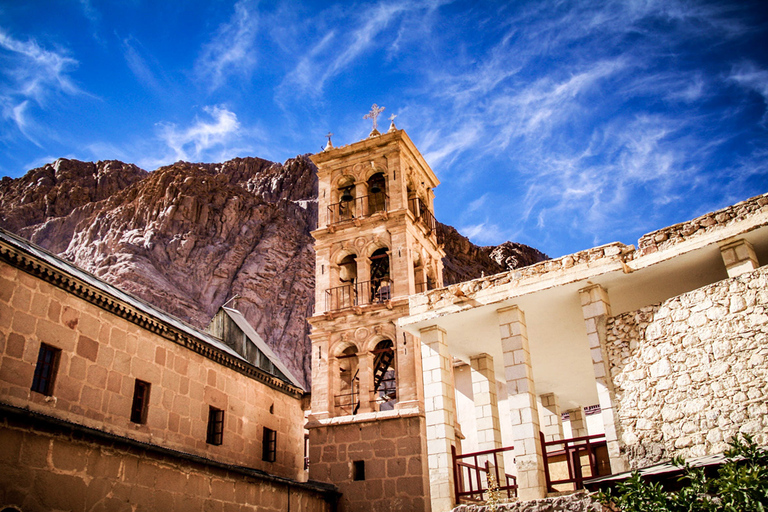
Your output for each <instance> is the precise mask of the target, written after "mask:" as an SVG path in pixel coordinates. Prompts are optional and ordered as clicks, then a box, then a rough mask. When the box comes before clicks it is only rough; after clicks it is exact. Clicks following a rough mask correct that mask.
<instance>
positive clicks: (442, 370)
mask: <svg viewBox="0 0 768 512" xmlns="http://www.w3.org/2000/svg"><path fill="white" fill-rule="evenodd" d="M420 333H421V360H422V369H423V374H424V409H425V413H426V423H427V453H428V461H429V491H430V500H431V503H432V510H433V511H434V512H438V511H444V510H445V511H447V510H451V509H452V508H453V506H454V505H455V501H454V496H453V493H454V483H453V458H452V456H451V447H452V446H454V444H455V442H456V439H455V433H454V428H455V418H456V414H455V403H454V393H455V391H454V389H453V384H452V383H453V377H452V375H451V373H452V365H451V355H450V353H449V352H448V345H447V344H446V332H445V331H444V330H442V329H441V328H439V327H438V326H436V325H435V326H431V327H427V328H425V329H421V331H420Z"/></svg>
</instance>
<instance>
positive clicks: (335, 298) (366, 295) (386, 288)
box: [325, 279, 393, 312]
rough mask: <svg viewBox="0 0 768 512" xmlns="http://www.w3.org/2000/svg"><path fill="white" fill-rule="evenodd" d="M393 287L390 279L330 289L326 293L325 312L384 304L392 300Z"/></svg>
mask: <svg viewBox="0 0 768 512" xmlns="http://www.w3.org/2000/svg"><path fill="white" fill-rule="evenodd" d="M392 285H393V284H392V281H391V280H390V279H373V280H371V281H363V282H361V283H350V284H345V285H342V286H336V287H335V288H330V289H328V290H326V291H325V311H326V312H331V311H340V310H342V309H347V308H354V307H358V306H366V305H368V304H381V303H384V302H386V301H388V300H389V299H391V298H392Z"/></svg>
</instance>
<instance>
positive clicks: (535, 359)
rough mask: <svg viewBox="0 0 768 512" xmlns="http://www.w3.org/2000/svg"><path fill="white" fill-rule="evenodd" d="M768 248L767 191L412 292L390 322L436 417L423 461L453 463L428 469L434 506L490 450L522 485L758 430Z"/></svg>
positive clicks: (764, 400)
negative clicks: (636, 232)
mask: <svg viewBox="0 0 768 512" xmlns="http://www.w3.org/2000/svg"><path fill="white" fill-rule="evenodd" d="M766 262H768V194H767V195H762V196H758V197H755V198H752V199H750V200H747V201H744V202H742V203H739V204H736V205H734V206H731V207H729V208H726V209H724V210H720V211H717V212H713V213H710V214H707V215H704V216H702V217H700V218H697V219H694V220H692V221H689V222H686V223H683V224H678V225H675V226H671V227H668V228H664V229H661V230H659V231H655V232H653V233H650V234H648V235H645V236H644V237H642V238H641V239H640V240H639V243H638V247H637V248H635V247H634V246H626V245H623V244H621V243H612V244H608V245H604V246H600V247H595V248H592V249H589V250H586V251H582V252H579V253H575V254H570V255H567V256H563V257H561V258H558V259H554V260H549V261H545V262H541V263H538V264H535V265H532V266H530V267H526V268H521V269H517V270H513V271H510V272H506V273H502V274H497V275H493V276H489V277H484V278H480V279H475V280H473V281H468V282H464V283H460V284H457V285H452V286H448V287H445V288H440V289H436V290H431V291H427V292H424V293H421V294H417V295H414V296H411V297H410V314H409V316H407V317H403V318H401V319H400V320H399V322H398V325H399V326H400V327H401V328H403V329H405V330H406V331H408V332H410V333H411V334H413V335H414V336H418V337H419V339H420V342H421V347H422V368H421V371H422V373H423V376H424V377H423V380H424V393H425V402H424V403H425V407H426V415H427V421H428V422H429V421H430V418H431V417H432V416H431V415H432V414H433V413H437V414H435V416H434V417H436V418H440V420H441V422H442V423H441V424H439V425H438V428H434V429H428V430H427V445H428V448H429V450H428V453H429V461H430V471H433V469H435V468H438V467H440V468H442V467H445V466H451V467H453V468H454V471H445V472H443V473H441V474H440V477H439V478H433V479H432V480H431V482H430V488H431V491H432V510H433V511H434V512H437V511H445V510H450V509H451V508H452V507H453V505H454V504H455V503H456V502H457V499H458V498H460V497H461V496H459V495H460V494H461V495H462V496H467V497H472V496H473V494H472V491H475V494H474V497H478V494H477V490H478V488H481V487H482V486H484V485H487V482H484V481H481V482H480V485H479V486H478V482H477V481H476V480H475V481H473V480H472V478H473V475H472V473H473V471H475V469H480V470H481V471H480V472H481V473H482V476H481V480H484V478H485V477H484V475H485V470H486V467H485V466H483V465H484V464H485V463H486V462H488V463H489V467H490V468H491V471H499V470H500V476H501V477H502V478H500V479H499V480H500V481H501V483H502V484H504V483H505V481H504V480H503V475H505V474H510V475H511V476H513V477H516V484H517V486H518V494H519V496H520V497H521V498H522V499H532V498H541V497H544V496H545V495H547V494H548V493H550V492H552V491H556V490H566V489H573V488H574V486H580V484H581V482H582V481H583V480H584V479H586V478H590V477H593V476H598V475H602V474H605V473H607V472H611V473H613V474H615V473H619V472H622V471H625V470H628V469H630V468H638V467H642V466H647V465H649V464H653V463H656V462H659V461H661V460H667V459H670V458H671V457H673V456H675V455H682V456H684V457H697V456H704V455H709V454H716V453H720V452H722V451H723V450H724V449H725V448H726V446H727V445H726V441H727V440H728V439H730V438H731V437H733V436H735V435H737V434H744V433H748V434H752V435H754V436H755V438H756V440H757V441H758V442H759V443H760V444H762V445H766V444H768V287H766V285H767V284H768V270H766V268H768V267H765V266H763V267H761V266H760V264H761V263H762V264H765V263H766ZM595 410H599V411H600V414H599V415H595V416H593V418H594V419H596V420H599V421H591V422H587V421H585V419H586V414H587V413H588V412H592V411H595ZM564 413H565V414H564ZM563 418H567V420H563ZM510 448H511V450H510ZM507 450H508V451H507ZM452 452H454V453H458V458H457V459H453V453H452ZM467 452H474V453H477V452H485V453H484V454H483V455H482V456H476V455H474V456H472V457H470V458H469V459H467V458H464V456H466V455H467ZM505 454H507V456H506V457H505V456H504V455H505ZM509 455H513V456H514V459H513V458H512V457H510V456H509ZM478 466H480V467H478ZM496 468H498V469H496ZM476 474H477V473H476ZM432 475H433V476H434V475H435V473H432ZM510 481H511V482H514V481H515V480H512V479H511V478H510ZM446 488H448V489H452V490H453V492H452V493H451V494H450V495H449V496H447V497H445V489H446ZM436 497H438V498H436Z"/></svg>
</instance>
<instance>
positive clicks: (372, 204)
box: [367, 172, 387, 215]
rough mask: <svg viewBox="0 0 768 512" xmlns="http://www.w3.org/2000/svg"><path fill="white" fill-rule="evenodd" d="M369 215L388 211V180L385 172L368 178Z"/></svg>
mask: <svg viewBox="0 0 768 512" xmlns="http://www.w3.org/2000/svg"><path fill="white" fill-rule="evenodd" d="M367 185H368V215H372V214H374V213H376V212H383V211H386V209H387V179H386V177H385V176H384V173H383V172H377V173H376V174H374V175H373V176H371V177H370V178H368V182H367Z"/></svg>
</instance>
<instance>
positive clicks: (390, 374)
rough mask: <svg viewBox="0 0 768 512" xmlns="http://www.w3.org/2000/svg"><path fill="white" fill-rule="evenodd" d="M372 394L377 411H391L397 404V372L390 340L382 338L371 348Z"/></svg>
mask: <svg viewBox="0 0 768 512" xmlns="http://www.w3.org/2000/svg"><path fill="white" fill-rule="evenodd" d="M373 356H374V357H373V394H374V399H375V401H376V405H377V409H378V410H379V411H391V410H392V409H394V408H395V404H397V373H396V371H395V366H396V365H395V350H394V345H393V343H392V340H382V341H380V342H379V343H378V344H377V345H376V348H375V349H374V350H373Z"/></svg>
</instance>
